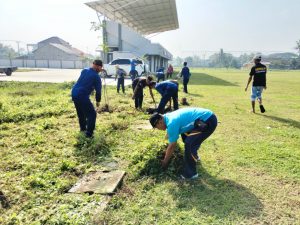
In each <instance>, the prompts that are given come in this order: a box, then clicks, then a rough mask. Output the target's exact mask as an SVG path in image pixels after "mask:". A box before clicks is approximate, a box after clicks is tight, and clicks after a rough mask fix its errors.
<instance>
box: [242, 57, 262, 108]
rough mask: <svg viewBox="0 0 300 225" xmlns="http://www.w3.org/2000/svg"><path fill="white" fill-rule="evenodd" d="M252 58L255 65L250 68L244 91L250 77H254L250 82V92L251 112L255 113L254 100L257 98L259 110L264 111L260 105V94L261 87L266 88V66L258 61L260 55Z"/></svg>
mask: <svg viewBox="0 0 300 225" xmlns="http://www.w3.org/2000/svg"><path fill="white" fill-rule="evenodd" d="M253 60H254V63H255V65H254V66H253V67H252V68H251V71H250V74H249V75H250V77H249V79H248V83H247V86H246V88H245V91H247V89H248V86H249V84H250V83H251V81H252V78H254V79H253V84H252V93H251V104H252V112H253V113H255V100H256V99H257V100H258V102H259V108H260V111H261V112H262V113H264V112H265V111H266V110H265V108H264V106H263V105H262V97H261V94H262V92H263V89H267V84H266V74H267V67H266V66H265V65H263V64H261V63H260V61H261V56H255V57H254V59H253Z"/></svg>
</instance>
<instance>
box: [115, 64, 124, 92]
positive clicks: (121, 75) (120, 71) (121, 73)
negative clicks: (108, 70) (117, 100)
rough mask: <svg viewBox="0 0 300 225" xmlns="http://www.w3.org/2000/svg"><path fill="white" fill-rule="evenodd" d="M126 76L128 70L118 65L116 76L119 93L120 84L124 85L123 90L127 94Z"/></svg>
mask: <svg viewBox="0 0 300 225" xmlns="http://www.w3.org/2000/svg"><path fill="white" fill-rule="evenodd" d="M125 76H126V71H125V70H124V69H122V68H120V67H119V65H116V77H115V80H116V79H117V78H118V83H117V92H118V93H119V91H120V86H122V91H123V94H125V85H124V82H125V80H124V79H125Z"/></svg>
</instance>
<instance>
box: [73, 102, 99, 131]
mask: <svg viewBox="0 0 300 225" xmlns="http://www.w3.org/2000/svg"><path fill="white" fill-rule="evenodd" d="M73 102H74V105H75V108H76V112H77V116H78V120H79V126H80V131H83V132H85V134H86V136H88V137H91V136H93V133H94V129H95V123H96V111H95V109H94V106H93V104H92V102H91V100H90V99H89V98H86V99H73Z"/></svg>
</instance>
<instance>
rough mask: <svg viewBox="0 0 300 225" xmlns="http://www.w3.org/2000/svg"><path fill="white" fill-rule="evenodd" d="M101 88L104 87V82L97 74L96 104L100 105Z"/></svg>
mask: <svg viewBox="0 0 300 225" xmlns="http://www.w3.org/2000/svg"><path fill="white" fill-rule="evenodd" d="M101 88H102V83H101V79H100V76H98V75H97V76H96V83H95V90H96V106H97V107H98V106H99V103H100V101H101Z"/></svg>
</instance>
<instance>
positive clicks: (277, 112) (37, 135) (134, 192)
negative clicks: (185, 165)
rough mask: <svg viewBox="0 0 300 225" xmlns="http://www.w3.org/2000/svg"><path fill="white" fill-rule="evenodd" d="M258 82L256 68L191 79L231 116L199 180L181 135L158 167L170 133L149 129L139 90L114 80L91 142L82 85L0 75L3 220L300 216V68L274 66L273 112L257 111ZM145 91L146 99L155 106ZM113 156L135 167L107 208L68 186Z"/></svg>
mask: <svg viewBox="0 0 300 225" xmlns="http://www.w3.org/2000/svg"><path fill="white" fill-rule="evenodd" d="M247 79H248V71H241V70H221V69H218V70H210V69H194V70H192V79H191V81H190V85H189V87H188V88H189V92H190V93H191V94H187V95H186V94H184V93H183V92H182V85H180V93H179V97H180V98H182V97H186V98H187V100H188V102H189V103H190V105H191V106H198V107H204V108H209V109H212V110H213V111H214V112H215V113H216V115H217V117H218V119H219V121H220V123H219V125H218V127H217V130H216V131H215V133H214V134H213V135H212V136H211V137H210V138H209V139H208V140H207V141H206V142H204V143H203V145H202V147H201V149H200V150H199V151H200V152H199V153H200V156H201V159H202V162H201V165H200V164H199V165H198V172H199V174H200V179H198V180H196V181H192V182H182V181H180V180H179V179H178V178H177V175H178V174H177V167H176V166H178V158H180V157H179V156H178V154H180V152H182V149H183V144H182V142H181V140H180V141H179V146H178V149H179V153H177V157H176V159H174V160H173V161H172V164H171V165H170V168H169V170H167V171H161V170H160V169H159V168H158V167H157V165H158V160H157V155H158V154H159V153H160V152H161V151H162V150H163V149H164V147H165V144H166V140H164V136H165V133H164V132H160V131H157V130H152V129H138V128H137V127H138V126H140V127H143V126H145V125H146V124H147V120H148V118H149V115H147V114H146V113H144V112H138V111H135V110H134V108H133V105H134V104H133V101H132V100H131V93H132V91H131V89H129V88H127V89H126V92H127V93H126V95H122V94H117V93H116V90H115V87H109V88H108V93H109V103H110V106H111V109H112V110H113V113H102V114H98V117H97V124H96V133H95V138H94V139H93V140H91V141H89V140H86V139H85V138H84V137H83V136H81V135H80V134H79V132H78V122H77V117H76V113H75V109H74V106H73V103H72V101H71V100H70V96H69V94H70V89H71V86H72V84H69V83H64V84H45V83H19V82H18V83H17V82H0V91H1V98H0V160H1V163H0V191H1V193H0V203H1V205H0V224H72V225H73V224H299V223H300V113H299V112H300V88H299V87H300V71H290V72H287V71H270V72H269V73H268V89H267V90H266V91H265V92H264V94H263V97H264V105H265V108H266V113H265V114H260V113H257V114H253V113H250V108H251V105H250V98H249V97H250V93H249V91H248V93H245V91H244V87H245V84H246V81H247ZM145 93H146V96H145V104H144V108H148V107H151V106H152V107H153V103H152V102H151V101H150V97H149V93H148V91H145ZM156 99H157V100H158V99H159V95H158V94H157V93H156ZM103 104H104V103H102V105H103ZM180 107H182V106H180ZM257 111H259V110H258V108H257ZM111 162H113V163H114V164H116V165H118V166H117V167H118V168H119V169H123V170H125V171H126V172H127V175H126V177H125V180H124V182H123V185H122V188H121V189H120V190H119V191H118V192H117V193H116V194H115V195H114V196H113V197H112V199H111V201H110V203H109V205H108V207H107V208H106V210H105V211H104V212H102V213H97V209H98V207H100V202H101V201H103V200H104V199H105V196H101V195H89V194H83V195H75V194H68V193H67V191H68V189H69V188H70V187H71V186H72V185H73V184H74V183H75V182H76V181H77V180H78V179H79V178H80V177H82V176H83V175H84V174H86V173H87V172H89V171H92V170H95V169H104V168H107V167H108V165H111ZM109 163H110V164H109Z"/></svg>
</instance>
